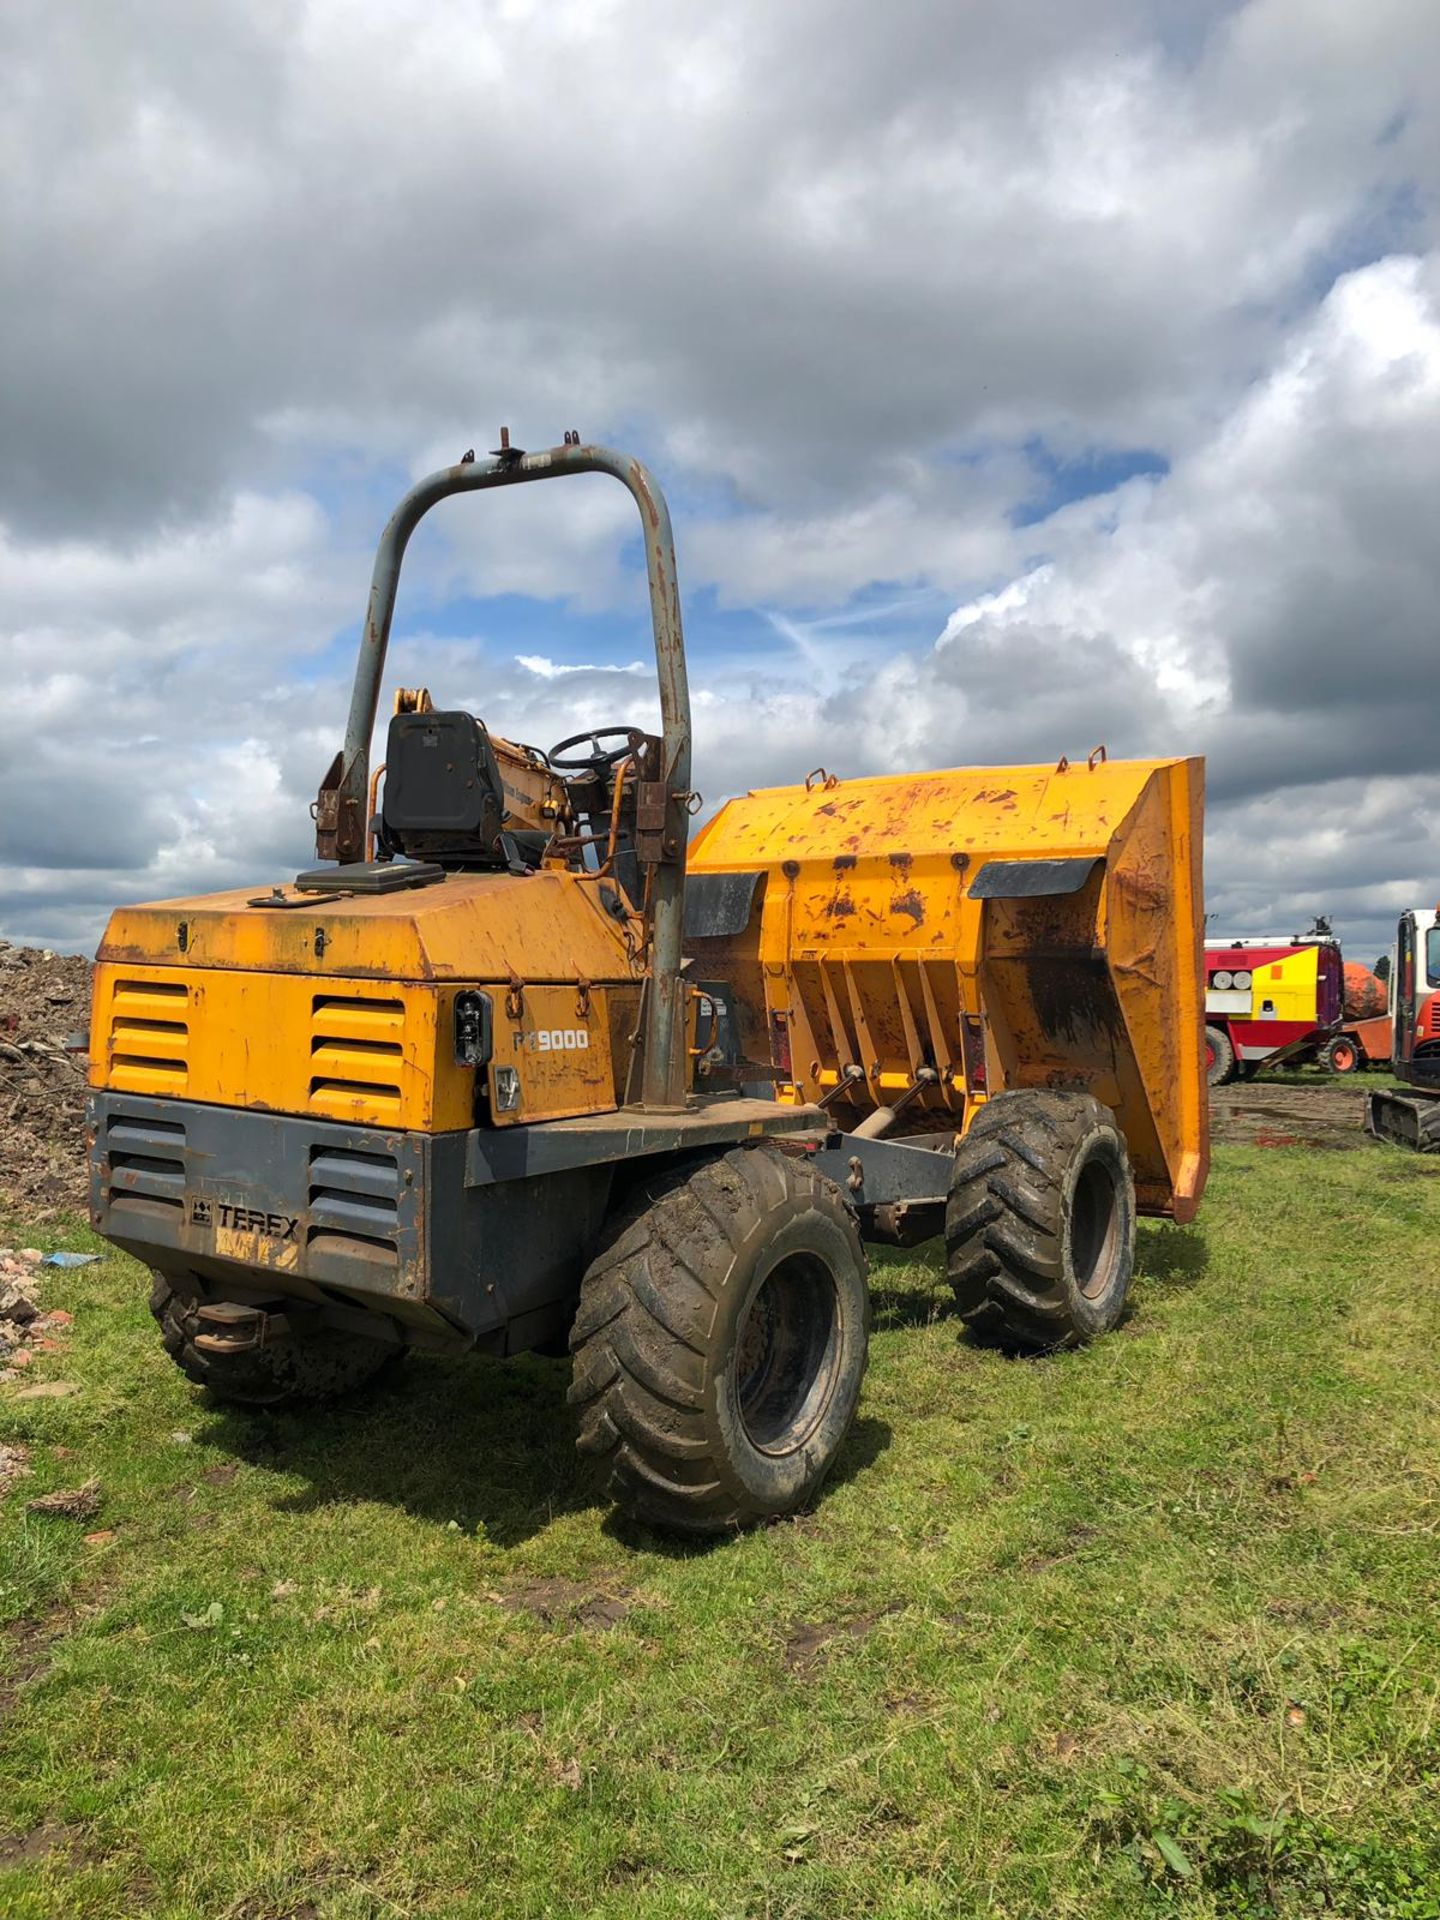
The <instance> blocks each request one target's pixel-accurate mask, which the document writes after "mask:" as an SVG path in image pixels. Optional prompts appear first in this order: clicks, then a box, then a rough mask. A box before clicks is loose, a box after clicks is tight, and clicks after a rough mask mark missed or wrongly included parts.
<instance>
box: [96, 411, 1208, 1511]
mask: <svg viewBox="0 0 1440 1920" xmlns="http://www.w3.org/2000/svg"><path fill="white" fill-rule="evenodd" d="M584 473H603V474H609V475H611V476H613V477H614V478H616V479H618V480H620V481H621V482H622V484H624V485H625V486H626V487H627V488H628V489H629V491H630V493H631V495H632V496H633V498H634V500H635V502H636V505H637V507H638V509H639V514H640V522H641V528H642V533H643V537H644V543H645V553H646V561H647V570H648V577H649V588H650V608H651V615H652V623H653V629H654V642H655V658H656V667H657V673H658V682H659V706H660V731H659V733H658V734H654V735H651V734H647V733H644V732H642V731H639V730H636V729H634V728H632V727H628V726H620V727H610V728H602V729H600V730H599V731H598V732H585V733H582V734H577V735H576V736H574V737H573V738H571V739H569V740H566V741H562V742H561V743H560V745H559V746H558V747H557V748H555V749H552V750H551V751H549V752H548V753H547V752H540V751H537V750H536V749H534V748H531V747H526V746H522V745H518V744H515V743H512V742H509V741H507V740H505V739H504V738H502V737H501V736H500V735H498V734H494V733H491V732H490V731H489V729H488V728H487V727H486V726H485V725H484V723H483V722H482V721H480V720H479V719H478V718H476V717H475V716H473V715H471V714H468V713H463V712H456V711H438V710H436V708H435V707H434V706H433V704H432V702H431V700H430V698H429V696H428V694H426V693H425V692H424V691H423V690H419V689H414V690H411V691H409V692H406V693H402V694H400V695H399V696H398V698H397V700H396V703H395V706H396V710H395V712H394V714H393V717H392V718H391V719H390V722H389V730H388V737H387V741H386V747H385V757H384V765H383V769H377V770H376V772H375V774H374V775H373V776H372V773H371V768H370V753H371V740H372V734H373V731H374V728H375V723H376V715H377V710H378V705H379V698H380V689H381V683H382V676H383V671H384V663H385V653H386V647H387V644H388V640H389V636H390V629H391V622H392V617H393V614H394V608H395V598H396V589H397V584H398V579H399V573H400V566H401V562H402V558H403V555H404V552H405V549H406V545H407V543H408V541H409V539H410V537H411V535H412V533H413V532H414V530H415V528H416V526H417V525H418V523H419V522H420V520H421V519H422V517H423V516H424V514H425V513H426V512H427V511H428V510H429V509H430V508H431V507H432V506H434V505H435V504H436V503H437V502H439V501H441V500H444V499H446V498H448V497H450V496H451V495H454V494H459V493H467V492H474V491H483V490H488V489H492V488H497V487H506V486H515V485H520V484H526V483H530V482H533V481H539V480H545V479H551V478H556V477H560V476H564V475H576V474H584ZM690 757H691V743H690V711H689V699H688V693H687V686H686V674H685V657H684V646H683V640H682V633H681V612H680V600H679V593H678V588H677V583H676V575H675V560H674V552H673V547H672V541H671V533H670V522H669V516H668V513H667V510H666V507H665V502H664V500H663V498H662V496H661V494H660V491H659V489H658V487H657V486H656V485H655V483H654V481H653V480H652V478H651V477H650V476H649V474H648V473H647V472H646V471H645V469H644V468H643V467H641V466H640V465H639V463H638V462H636V461H634V460H633V459H630V458H628V457H627V456H625V455H623V454H618V453H614V452H610V451H607V450H606V449H604V448H601V447H597V446H589V445H582V444H580V443H579V441H578V438H576V437H574V436H571V437H569V438H567V441H566V443H565V444H564V445H563V446H560V447H555V448H551V449H549V450H548V451H546V452H542V453H530V454H525V453H522V452H520V451H519V450H518V449H511V448H510V447H509V446H508V444H506V443H505V441H504V437H503V436H502V447H501V450H500V451H499V453H497V454H496V455H495V456H494V457H493V458H492V459H490V460H488V461H480V462H476V461H473V460H469V459H467V460H466V461H464V462H462V463H460V464H459V465H457V466H455V467H452V468H448V469H446V470H444V471H442V472H440V473H437V474H435V475H432V476H431V477H430V478H429V479H427V480H424V481H422V482H421V483H420V484H419V485H417V486H416V487H415V488H413V489H412V491H411V492H410V493H409V494H408V495H407V496H406V497H405V499H404V500H402V501H401V503H400V505H399V507H398V508H397V510H396V512H395V514H394V516H393V517H392V519H391V521H390V523H389V525H388V526H387V528H386V530H385V533H384V535H383V537H382V539H381V542H380V547H379V551H378V554H377V558H376V564H375V571H374V577H373V581H372V585H371V592H370V603H369V609H368V613H367V618H366V623H365V628H364V634H363V638H362V641H361V648H360V658H359V662H358V665H357V669H356V675H355V682H354V689H353V694H352V698H351V704H350V712H349V719H348V725H347V730H346V735H345V744H344V746H343V748H342V750H341V751H340V753H339V754H338V755H337V756H336V759H335V762H334V765H333V766H332V767H331V769H330V771H329V773H328V774H327V776H326V778H325V780H324V782H323V783H322V785H321V788H320V792H319V796H318V799H317V801H316V804H315V808H314V814H315V819H316V825H317V837H316V850H317V857H318V861H319V864H318V865H316V866H315V867H313V868H312V869H310V870H308V871H306V872H303V873H300V874H298V875H296V876H295V877H294V878H293V879H286V880H284V881H282V882H281V883H279V884H273V883H267V884H265V885H262V886H260V887H256V888H249V889H242V890H239V891H236V892H230V893H221V894H215V895H210V896H208V897H205V898H199V899H186V900H171V901H163V902H159V903H156V904H150V905H146V906H137V907H128V908H124V909H122V910H120V911H119V912H117V913H116V914H115V915H114V917H113V918H112V920H111V923H110V926H109V928H108V930H107V933H106V936H105V940H104V943H103V945H102V946H101V948H100V952H99V955H98V966H97V972H96V979H95V995H94V1015H93V1028H92V1035H91V1063H92V1064H91V1078H92V1087H93V1091H92V1094H91V1104H90V1126H91V1134H92V1149H91V1207H92V1217H93V1220H94V1222H95V1225H96V1227H97V1228H98V1229H99V1231H100V1232H101V1233H103V1234H105V1235H106V1236H107V1237H108V1238H110V1239H111V1240H113V1241H114V1242H115V1243H116V1244H118V1245H120V1246H122V1247H124V1248H126V1249H127V1250H128V1251H130V1252H131V1253H134V1254H135V1255H137V1256H138V1257H139V1258H140V1259H141V1260H142V1261H144V1262H145V1263H146V1265H147V1266H148V1267H149V1268H150V1269H151V1271H152V1273H153V1275H154V1287H153V1294H152V1299H151V1305H152V1309H153V1311H154V1314H155V1317H156V1319H157V1321H158V1322H159V1325H160V1329H161V1332H162V1335H163V1338H164V1342H165V1345H166V1347H167V1348H168V1349H169V1351H170V1353H171V1354H172V1355H173V1357H174V1358H175V1360H176V1361H177V1362H178V1364H179V1365H180V1366H181V1367H182V1368H183V1369H184V1371H185V1372H186V1373H187V1374H188V1375H189V1376H190V1377H191V1378H192V1379H193V1380H195V1381H197V1382H199V1383H201V1384H203V1385H204V1386H206V1387H208V1388H209V1389H211V1390H212V1391H213V1392H214V1393H215V1394H216V1395H218V1396H219V1397H221V1398H222V1399H228V1400H231V1401H237V1402H241V1403H244V1404H248V1405H253V1406H278V1405H282V1404H286V1403H288V1402H293V1401H297V1400H313V1401H318V1400H323V1399H325V1398H327V1397H329V1396H332V1395H335V1394H339V1393H344V1392H353V1391H355V1390H358V1389H359V1388H361V1387H362V1386H363V1385H364V1384H365V1383H366V1382H368V1381H370V1380H372V1379H374V1378H375V1377H376V1376H377V1375H378V1374H380V1373H381V1371H382V1370H383V1369H384V1368H385V1367H386V1366H387V1364H389V1363H390V1362H392V1361H394V1360H395V1359H397V1358H398V1357H400V1356H401V1355H402V1354H403V1353H404V1352H405V1351H406V1350H407V1349H411V1348H420V1349H430V1350H432V1351H442V1352H443V1351H451V1352H460V1351H465V1350H477V1351H480V1352H484V1353H488V1354H493V1355H499V1356H505V1355H510V1354H516V1353H520V1352H524V1351H526V1350H539V1351H541V1352H544V1353H560V1352H564V1351H565V1350H566V1348H567V1347H568V1349H569V1351H570V1353H571V1355H572V1359H573V1381H572V1386H571V1396H570V1397H571V1400H572V1403H573V1404H574V1406H575V1408H576V1410H577V1416H578V1429H579V1431H578V1440H579V1445H580V1446H581V1448H582V1449H583V1450H585V1451H587V1452H589V1453H592V1454H596V1455H598V1456H600V1457H601V1458H602V1459H603V1461H604V1462H605V1463H606V1484H607V1486H608V1489H609V1491H610V1493H611V1494H612V1496H613V1497H614V1498H615V1499H616V1500H618V1501H619V1502H620V1503H621V1504H622V1505H623V1506H624V1507H625V1508H627V1509H628V1510H629V1511H630V1512H631V1513H632V1514H633V1515H635V1516H637V1517H638V1518H640V1519H642V1520H644V1521H647V1522H649V1523H652V1524H654V1525H657V1526H661V1527H667V1528H672V1529H678V1530H680V1531H686V1532H692V1533H707V1532H716V1531H723V1530H726V1529H729V1528H733V1527H736V1526H740V1525H744V1524H747V1523H749V1522H753V1521H756V1520H760V1519H764V1518H766V1517H769V1516H773V1515H778V1514H783V1513H787V1512H790V1511H792V1510H793V1509H794V1508H796V1507H797V1506H799V1505H801V1504H802V1503H803V1502H804V1501H806V1500H808V1499H809V1498H810V1497H811V1496H812V1495H813V1494H814V1493H815V1491H816V1489H817V1487H818V1486H819V1484H820V1482H821V1481H822V1480H823V1478H824V1476H825V1474H826V1472H827V1471H828V1469H829V1468H830V1466H831V1465H832V1463H833V1462H834V1460H835V1458H836V1456H837V1453H838V1452H839V1450H840V1449H841V1447H842V1445H843V1443H844V1440H845V1436H846V1434H847V1432H848V1430H849V1428H850V1426H851V1423H852V1420H853V1418H854V1414H855V1409H856V1404H857V1400H858V1397H859V1393H860V1386H861V1379H862V1375H863V1372H864V1367H865V1360H866V1346H867V1336H868V1320H869V1307H868V1295H867V1269H866V1256H865V1251H864V1248H865V1244H866V1243H867V1242H870V1241H881V1242H887V1243H891V1244H894V1243H900V1244H907V1243H911V1242H914V1241H915V1240H917V1239H921V1238H924V1237H927V1236H928V1235H930V1234H933V1233H937V1232H940V1231H942V1230H943V1231H944V1232H945V1234H946V1240H947V1261H948V1270H949V1274H950V1278H951V1280H952V1283H953V1285H954V1287H955V1290H956V1295H957V1299H958V1301H959V1305H960V1309H961V1312H962V1314H963V1315H964V1316H965V1318H966V1319H967V1320H968V1321H970V1322H971V1324H972V1325H973V1326H975V1328H976V1329H977V1330H979V1331H981V1332H982V1333H984V1334H986V1335H987V1336H989V1337H993V1338H998V1339H1000V1340H1004V1341H1006V1342H1008V1343H1010V1344H1013V1345H1016V1346H1020V1347H1028V1348H1044V1347H1056V1346H1064V1345H1069V1344H1074V1343H1077V1342H1079V1341H1083V1340H1086V1339H1088V1338H1090V1337H1092V1336H1093V1335H1095V1334H1097V1333H1100V1332H1103V1331H1104V1330H1105V1329H1106V1328H1107V1327H1110V1326H1113V1325H1114V1324H1115V1322H1116V1320H1117V1319H1118V1317H1119V1315H1120V1313H1121V1311H1122V1309H1123V1306H1124V1302H1125V1295H1126V1288H1127V1285H1128V1282H1129V1277H1130V1271H1131V1264H1132V1259H1133V1250H1134V1232H1135V1217H1136V1214H1137V1211H1138V1212H1145V1213H1152V1214H1159V1215H1165V1216H1169V1217H1172V1218H1175V1219H1177V1220H1182V1221H1183V1220H1186V1219H1188V1218H1190V1217H1191V1215H1192V1214H1193V1212H1194V1209H1195V1206H1196V1204H1197V1203H1198V1200H1199V1197H1200V1194H1201V1191H1202V1189H1203V1185H1204V1179H1205V1169H1206V1103H1205V1089H1204V1069H1203V1058H1202V1029H1203V1010H1202V998H1203V987H1202V980H1203V973H1202V969H1201V964H1200V930H1201V924H1202V915H1201V912H1200V894H1199V872H1200V807H1201V774H1200V767H1199V763H1198V762H1193V761H1154V762H1131V763H1107V762H1106V761H1105V759H1104V756H1103V754H1100V753H1098V752H1097V753H1096V754H1095V755H1092V756H1091V759H1090V761H1089V762H1088V763H1080V764H1078V765H1075V766H1071V765H1069V764H1068V763H1066V762H1063V761H1062V762H1061V763H1060V764H1059V765H1058V766H1054V767H1044V768H1039V767H1022V768H990V769H985V770H981V771H976V770H969V771H965V772H958V773H927V774H919V775H912V776H905V777H903V778H899V777H897V778H892V779H880V780H856V781H847V782H837V781H835V780H833V779H831V778H829V777H828V776H824V775H820V776H817V777H812V778H811V779H810V780H808V781H807V782H805V783H804V784H803V785H797V786H795V787H793V788H785V789H774V790H770V791H767V792H759V793H752V794H748V795H746V796H744V797H742V798H740V799H738V800H733V801H731V802H730V803H729V805H728V806H725V807H723V808H722V809H721V810H720V812H719V813H718V815H717V816H716V817H715V818H714V819H713V820H711V821H710V822H709V824H708V825H707V826H706V827H705V828H704V829H703V830H702V832H701V833H700V835H699V838H698V840H697V843H696V846H695V849H694V855H693V858H692V859H691V860H690V862H689V864H690V867H691V872H690V874H689V878H688V881H687V855H688V854H689V847H688V841H689V831H690V821H691V816H692V813H693V812H694V811H695V810H696V808H697V807H698V804H699V800H698V795H697V794H696V792H695V791H694V787H693V783H692V777H691V766H690ZM715 771H716V774H717V776H718V777H719V778H720V779H722V780H723V777H724V770H723V768H722V769H716V770H715Z"/></svg>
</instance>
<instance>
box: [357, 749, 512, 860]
mask: <svg viewBox="0 0 1440 1920" xmlns="http://www.w3.org/2000/svg"><path fill="white" fill-rule="evenodd" d="M504 822H505V799H504V792H503V789H502V786H501V781H500V769H499V767H498V766H497V765H496V761H495V752H494V749H493V748H492V747H491V745H490V736H489V735H488V734H487V733H486V731H485V728H484V726H483V725H482V724H481V722H480V721H478V720H477V719H476V718H475V716H474V714H472V713H397V714H396V715H395V717H394V719H393V720H392V721H391V722H390V735H389V739H388V741H387V743H386V748H385V799H384V805H383V807H382V810H381V839H382V842H383V845H384V847H385V849H386V851H387V852H390V853H403V854H406V855H408V856H409V857H410V858H411V859H416V860H436V861H439V862H441V863H442V864H444V865H448V866H465V867H488V866H504V865H505V861H506V856H505V853H504V851H503V850H502V848H501V845H500V832H501V828H502V827H503V825H504Z"/></svg>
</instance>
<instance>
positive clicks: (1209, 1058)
mask: <svg viewBox="0 0 1440 1920" xmlns="http://www.w3.org/2000/svg"><path fill="white" fill-rule="evenodd" d="M1235 1073H1236V1062H1235V1047H1234V1043H1233V1042H1232V1041H1231V1038H1230V1036H1229V1034H1228V1033H1227V1032H1226V1031H1225V1029H1224V1028H1223V1027H1208V1026H1207V1027H1206V1029H1205V1079H1206V1082H1207V1084H1208V1085H1210V1086H1212V1087H1223V1086H1225V1085H1226V1084H1227V1083H1228V1082H1229V1081H1231V1080H1233V1079H1234V1078H1235Z"/></svg>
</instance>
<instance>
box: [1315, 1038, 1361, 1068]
mask: <svg viewBox="0 0 1440 1920" xmlns="http://www.w3.org/2000/svg"><path fill="white" fill-rule="evenodd" d="M1320 1064H1321V1066H1322V1067H1328V1068H1329V1069H1330V1071H1331V1073H1358V1072H1359V1071H1360V1069H1361V1067H1363V1066H1364V1064H1365V1061H1364V1058H1363V1056H1362V1054H1361V1052H1360V1042H1359V1041H1358V1040H1356V1039H1355V1038H1354V1037H1353V1035H1351V1034H1348V1033H1337V1034H1333V1035H1332V1036H1331V1037H1330V1039H1329V1040H1327V1041H1326V1042H1325V1045H1324V1047H1323V1048H1322V1049H1321V1053H1320Z"/></svg>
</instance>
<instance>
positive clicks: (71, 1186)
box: [0, 940, 90, 1285]
mask: <svg viewBox="0 0 1440 1920" xmlns="http://www.w3.org/2000/svg"><path fill="white" fill-rule="evenodd" d="M89 1025H90V962H89V961H88V960H85V959H82V958H81V957H80V956H79V955H78V954H60V953H51V952H50V951H49V950H48V949H41V948H36V947H14V946H11V945H10V944H9V942H8V941H5V940H0V1218H5V1217H7V1216H8V1217H10V1218H23V1219H25V1220H27V1221H38V1220H49V1219H53V1218H54V1217H55V1216H56V1215H57V1214H67V1213H69V1214H73V1213H82V1212H83V1211H84V1209H85V1205H86V1191H85V1055H84V1052H83V1046H84V1041H83V1038H81V1039H80V1041H79V1045H80V1047H81V1049H82V1050H81V1051H79V1052H76V1051H73V1050H72V1047H73V1044H74V1042H75V1040H76V1036H83V1035H84V1034H85V1033H86V1031H87V1030H88V1028H89ZM4 1279H5V1276H4V1275H3V1273H0V1285H3V1283H4Z"/></svg>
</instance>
